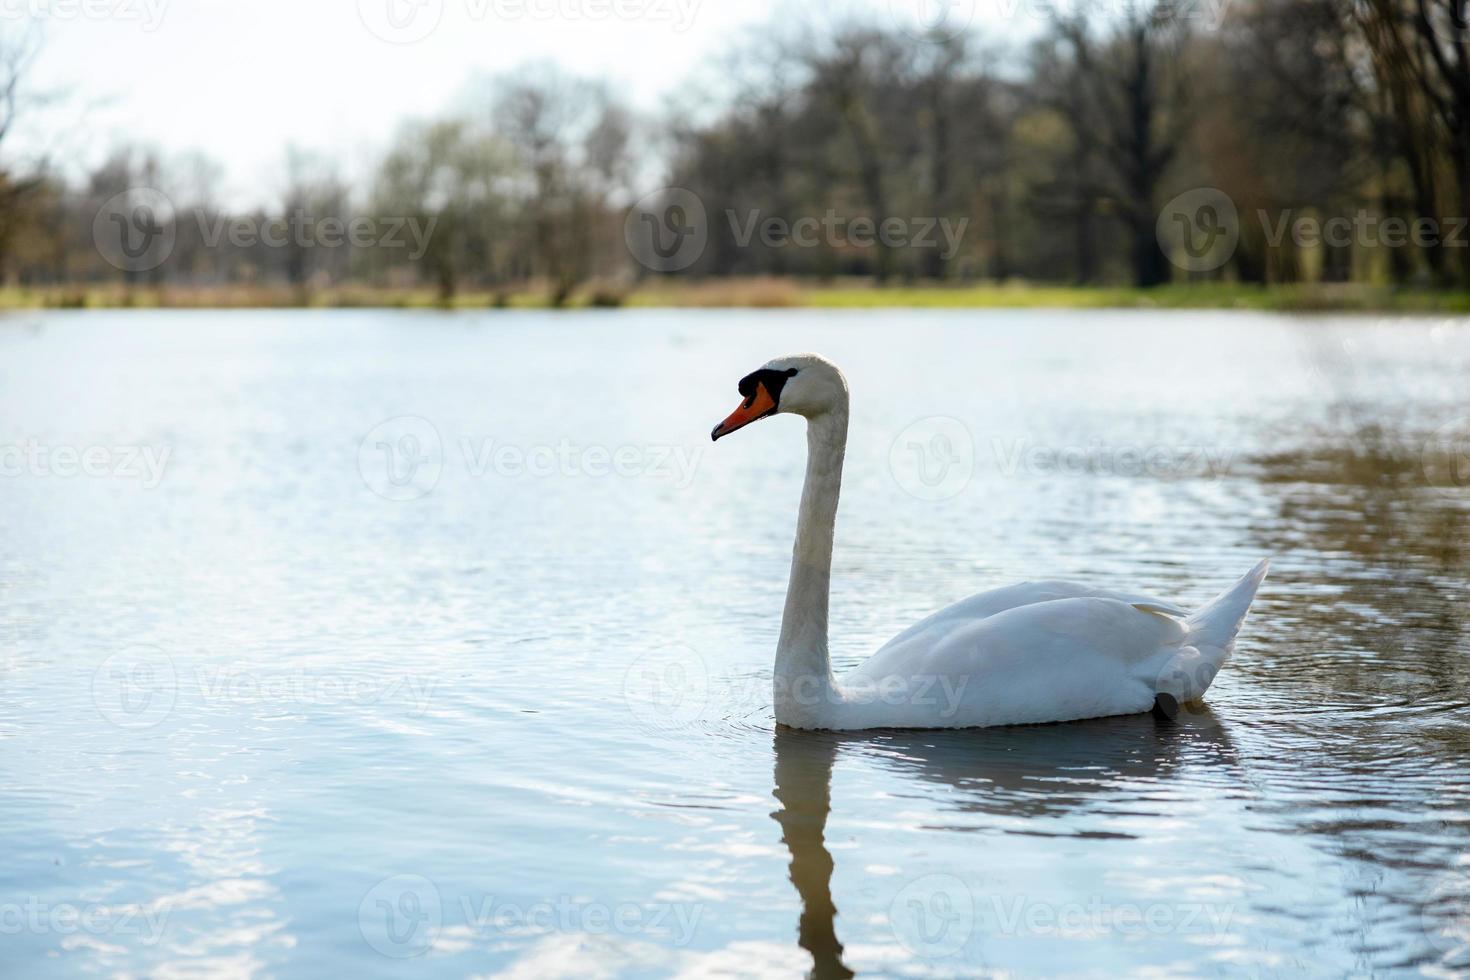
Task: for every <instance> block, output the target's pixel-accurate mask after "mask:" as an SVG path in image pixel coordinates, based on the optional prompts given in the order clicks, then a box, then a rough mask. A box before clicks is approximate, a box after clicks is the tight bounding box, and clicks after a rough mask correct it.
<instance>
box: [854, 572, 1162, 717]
mask: <svg viewBox="0 0 1470 980" xmlns="http://www.w3.org/2000/svg"><path fill="white" fill-rule="evenodd" d="M960 605H963V604H960ZM1186 636H1187V633H1186V628H1185V624H1184V623H1182V622H1181V621H1180V620H1178V619H1176V618H1174V617H1173V616H1172V615H1168V614H1163V613H1160V612H1158V611H1154V610H1150V609H1145V608H1140V605H1139V604H1136V603H1132V602H1128V601H1125V600H1122V599H1114V598H1110V597H1105V596H1098V595H1086V596H1074V597H1069V598H1061V599H1043V600H1041V601H1037V602H1030V603H1024V604H1021V605H1015V606H1012V607H1010V608H1008V609H1004V610H1002V611H1000V612H996V613H994V614H992V615H989V616H984V617H979V618H975V617H963V616H951V618H948V619H940V620H937V621H935V622H933V623H931V624H930V626H929V627H928V628H927V629H926V630H925V631H923V632H922V633H919V634H916V635H914V636H912V637H910V638H908V639H907V640H904V641H903V642H898V641H897V640H896V641H895V642H893V643H890V644H889V645H888V646H886V647H884V648H883V649H882V650H880V651H879V652H878V653H877V654H875V655H874V656H873V658H872V659H871V660H869V661H868V662H867V663H865V664H863V665H862V666H860V667H858V668H857V669H856V670H855V671H853V672H852V673H851V674H849V675H848V676H847V677H846V678H844V680H843V682H842V683H843V687H844V688H849V689H852V690H863V689H868V690H880V689H883V688H884V687H885V685H886V688H887V689H888V690H895V691H896V690H902V691H904V692H906V694H907V695H914V694H915V693H916V692H918V691H920V690H924V689H926V688H929V689H931V695H932V696H931V697H928V698H926V699H924V701H923V702H922V703H920V701H919V699H918V698H917V697H909V699H908V701H907V702H905V701H903V700H902V699H899V698H893V697H890V698H889V699H888V701H887V703H884V704H880V705H874V708H875V709H876V710H873V711H872V712H871V714H872V716H873V718H874V719H883V724H885V725H888V726H895V727H909V726H913V727H956V728H960V727H970V726H985V725H1017V724H1029V723H1035V722H1052V721H1070V720H1074V719H1079V718H1095V717H1100V716H1104V715H1116V714H1132V713H1135V712H1140V711H1147V710H1149V708H1151V707H1152V706H1153V701H1154V693H1155V688H1156V684H1155V680H1156V678H1155V677H1153V676H1152V674H1154V673H1157V667H1156V665H1157V664H1160V663H1163V662H1167V661H1168V660H1169V658H1170V657H1171V656H1173V655H1174V654H1176V653H1177V652H1178V651H1179V650H1180V649H1181V648H1182V646H1183V644H1184V642H1185V639H1186ZM928 678H935V679H936V680H937V681H939V682H942V685H941V686H940V688H939V689H938V690H937V691H936V690H933V688H934V685H930V684H928V683H927V679H928ZM854 709H855V711H856V713H857V714H859V715H861V714H863V713H865V712H864V710H863V708H862V707H861V706H854Z"/></svg>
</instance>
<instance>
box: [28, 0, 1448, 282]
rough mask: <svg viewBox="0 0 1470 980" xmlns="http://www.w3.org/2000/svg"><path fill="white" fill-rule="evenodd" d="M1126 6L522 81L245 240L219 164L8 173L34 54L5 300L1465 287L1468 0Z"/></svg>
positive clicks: (769, 31)
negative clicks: (668, 82)
mask: <svg viewBox="0 0 1470 980" xmlns="http://www.w3.org/2000/svg"><path fill="white" fill-rule="evenodd" d="M1103 6H1107V7H1109V8H1110V9H1108V10H1106V11H1104V12H1102V13H1097V12H1094V13H1084V12H1082V11H1081V9H1080V7H1079V9H1077V10H1071V11H1067V12H1062V11H1060V10H1059V9H1058V10H1050V11H1049V13H1048V15H1047V19H1046V20H1045V22H1044V23H1043V24H1042V25H1041V29H1040V30H1039V31H1037V32H1036V34H1035V36H1034V37H1033V39H1032V40H1030V41H1027V42H1026V43H1024V44H1020V45H1016V44H1011V45H1006V44H1000V43H998V42H997V41H996V39H995V38H993V37H987V36H986V35H985V34H984V33H983V32H982V31H980V30H979V29H974V30H966V31H963V32H959V33H955V34H953V36H950V35H949V34H947V33H944V32H941V31H939V30H937V29H936V30H934V31H932V32H931V33H929V34H924V33H916V32H914V31H912V30H905V29H904V28H903V27H901V26H900V25H897V24H895V23H893V22H892V21H890V20H887V19H883V18H881V17H879V16H877V15H874V16H873V17H868V18H864V17H846V18H832V19H829V20H827V21H825V22H822V23H820V24H813V23H810V22H802V23H777V24H772V25H769V26H767V27H766V28H764V29H762V30H759V31H754V32H752V33H750V34H749V35H748V36H746V37H744V38H742V39H740V40H738V41H737V42H734V43H732V44H731V45H730V46H729V47H728V49H727V50H725V51H723V52H721V53H720V55H719V57H718V58H715V59H713V60H712V61H711V63H710V64H709V65H708V66H707V68H705V69H704V70H703V71H701V72H700V73H699V75H698V76H697V77H695V78H693V79H691V80H690V81H689V83H688V84H686V85H683V86H681V87H680V89H679V94H678V96H677V97H674V98H673V99H671V101H670V102H669V103H668V104H667V105H666V107H665V108H664V110H663V111H661V112H658V113H646V112H644V113H640V112H638V111H635V110H634V109H633V108H632V107H630V105H629V104H628V103H627V101H626V100H625V99H623V98H621V97H620V95H619V94H618V93H617V92H616V91H615V90H614V89H613V88H612V87H611V86H610V85H609V84H608V83H606V82H604V81H601V80H598V79H590V78H581V77H577V76H575V75H573V74H569V73H567V72H566V71H564V70H562V69H558V68H556V67H554V66H550V65H544V64H541V65H528V66H524V67H523V68H521V69H519V70H517V71H514V72H510V73H507V74H505V75H502V76H498V77H494V78H489V79H485V80H482V81H479V82H477V83H475V84H473V85H472V86H471V87H470V89H469V91H468V92H467V94H466V96H465V97H464V98H463V99H461V100H460V102H459V104H458V106H457V108H456V109H454V110H452V111H446V112H444V113H441V114H439V115H437V116H434V117H432V118H427V119H423V120H417V121H411V122H408V123H405V124H404V125H403V126H402V127H401V128H400V129H399V131H398V132H397V133H396V134H395V135H394V136H393V137H392V138H391V140H389V142H388V145H387V149H386V150H385V152H384V153H383V154H382V157H381V159H380V160H377V161H376V162H375V164H374V166H373V167H372V174H371V177H370V178H369V179H367V180H363V181H360V182H359V184H358V186H351V185H349V183H348V182H346V181H345V180H344V178H343V176H342V173H341V170H340V168H339V167H337V166H336V165H335V162H334V161H333V160H331V159H330V158H324V157H322V156H320V155H314V154H311V153H309V152H304V151H301V150H299V149H289V150H287V151H285V152H284V153H283V157H282V165H281V170H280V176H279V181H278V185H279V193H278V195H277V199H276V200H274V201H272V202H269V203H268V204H262V205H261V206H260V207H258V208H256V209H253V210H251V211H250V212H249V213H245V214H232V213H229V212H228V211H227V209H226V208H225V207H224V206H223V205H222V204H221V203H219V201H218V199H217V196H216V195H217V193H218V188H219V186H220V181H221V170H220V168H219V167H218V166H217V165H216V164H214V163H212V162H211V161H210V160H209V159H208V158H207V157H206V156H203V155H193V156H188V157H185V158H182V159H177V158H175V159H164V158H163V157H161V156H160V155H159V154H158V153H157V152H155V151H151V150H149V149H148V148H140V147H118V148H116V149H115V150H114V151H113V152H112V153H111V154H110V155H109V156H108V157H107V158H106V159H105V160H104V161H103V162H102V163H100V164H99V165H97V166H96V167H94V168H93V169H91V171H90V172H89V173H86V174H85V175H83V176H81V177H76V176H72V177H70V178H68V177H64V176H62V175H61V174H60V173H58V172H54V171H53V170H52V169H51V168H48V167H46V166H44V165H39V166H33V167H26V166H22V165H20V164H18V163H17V164H13V165H7V162H6V161H7V160H8V155H7V154H6V152H5V150H6V139H5V137H6V134H7V133H8V131H9V130H10V128H11V123H12V121H13V119H14V118H15V117H16V115H17V114H18V113H21V112H32V113H44V112H46V111H47V109H46V107H45V106H41V105H27V104H26V103H25V100H24V92H25V82H26V79H27V73H28V70H29V65H30V64H31V59H32V57H33V54H34V49H33V47H31V46H30V45H29V44H27V43H25V42H14V43H9V44H8V46H6V47H5V48H4V49H3V50H0V279H3V281H4V282H5V283H6V284H9V285H21V286H45V285H54V284H90V283H110V282H126V283H136V284H148V285H160V286H167V285H177V286H208V285H221V284H237V283H274V284H285V285H289V286H293V287H299V288H302V289H310V288H312V287H313V286H317V285H331V284H340V283H349V282H351V283H363V284H371V285H378V286H419V287H432V288H433V289H434V290H436V291H437V292H438V294H439V295H440V296H442V297H444V298H446V299H448V298H452V297H453V296H454V295H455V294H456V293H458V292H460V291H462V290H466V289H470V288H473V289H477V290H490V291H511V290H514V289H520V288H527V287H528V286H530V287H534V288H537V289H541V290H545V292H546V293H547V294H548V296H549V297H550V298H551V300H552V302H553V303H560V302H564V301H566V300H567V299H568V298H569V297H571V296H572V294H573V293H574V291H576V290H578V289H580V288H584V287H586V286H587V285H588V284H596V283H602V284H614V285H621V286H626V285H628V284H631V283H635V282H637V281H639V280H642V279H646V278H648V277H653V276H677V277H684V278H694V279H701V278H712V277H746V276H801V277H811V278H816V279H826V278H833V277H850V276H851V277H864V278H867V279H870V280H872V281H874V282H876V283H879V284H884V283H891V282H912V281H929V282H944V281H953V282H966V281H977V280H986V281H1007V280H1017V279H1019V280H1030V281H1041V282H1053V283H1073V284H1097V283H1129V284H1132V285H1136V286H1139V287H1145V288H1146V287H1153V286H1158V285H1161V284H1164V283H1167V282H1171V281H1180V280H1230V281H1239V282H1247V283H1283V282H1286V283H1289V282H1300V281H1325V282H1348V281H1357V282H1374V283H1395V284H1403V283H1418V284H1425V285H1432V286H1440V287H1456V288H1470V231H1467V230H1466V228H1465V222H1464V220H1463V219H1464V217H1465V216H1466V215H1470V19H1467V15H1470V12H1467V0H1234V2H1232V3H1230V4H1228V5H1226V6H1223V7H1220V8H1213V9H1217V10H1218V12H1219V14H1220V16H1219V19H1218V20H1217V21H1211V20H1210V19H1209V17H1208V14H1209V12H1210V11H1209V10H1207V9H1206V8H1207V7H1208V6H1209V5H1201V4H1196V3H1185V2H1183V0H1135V2H1122V3H1119V4H1114V5H1103ZM139 188H151V189H153V190H154V191H156V192H161V195H160V197H159V198H158V199H159V200H161V201H163V202H164V203H162V204H160V205H157V206H155V207H151V208H150V209H149V210H148V211H147V212H146V214H145V215H144V218H145V219H146V221H145V220H144V219H138V218H136V217H124V218H121V219H119V220H118V222H117V223H116V228H115V229H113V230H114V231H116V232H117V233H120V234H129V233H132V234H149V233H156V234H161V233H162V232H163V230H165V229H166V230H167V233H168V234H167V243H168V248H167V254H166V257H165V258H164V259H163V260H162V261H160V262H158V263H157V264H153V263H143V262H140V263H135V264H130V263H129V262H128V261H118V260H117V259H116V257H115V256H113V255H111V254H109V250H108V249H106V248H99V246H98V237H99V235H103V236H105V235H106V234H109V233H110V232H109V228H110V227H111V226H109V225H108V224H107V223H106V222H100V221H99V215H101V214H103V213H104V212H106V211H107V209H108V208H109V206H116V205H115V204H114V205H109V202H117V201H122V202H125V203H126V202H130V201H131V200H132V199H133V195H135V194H136V193H137V190H138V189H139ZM657 188H678V189H680V193H681V194H684V195H686V196H687V195H692V200H695V201H697V202H698V204H699V207H700V209H701V210H702V213H701V214H699V215H698V216H697V220H698V221H700V222H701V223H702V227H701V228H700V229H699V231H700V235H701V238H700V241H701V247H700V248H699V249H698V251H697V254H695V255H693V256H692V257H691V258H690V259H688V260H687V261H684V262H681V263H680V264H679V267H678V268H677V270H670V269H659V268H657V267H650V266H649V265H648V264H647V263H640V262H639V261H637V249H630V247H629V244H628V236H629V235H630V234H638V233H641V229H640V226H638V225H636V224H634V223H630V222H629V221H628V210H629V207H630V205H631V204H632V203H633V202H634V201H637V200H639V199H645V196H646V195H648V194H649V192H650V191H653V190H654V189H657ZM687 210H688V209H682V208H681V209H680V210H679V211H678V213H677V215H676V217H677V219H678V221H682V222H686V223H687V222H689V221H691V220H695V219H694V218H692V217H691V216H690V215H689V214H687V213H686V212H687ZM139 213H142V212H139ZM670 215H671V216H673V215H674V213H673V212H670ZM670 221H671V222H672V221H673V217H670ZM130 223H131V226H130ZM670 228H673V224H670ZM150 229H151V231H150ZM925 229H927V230H928V232H929V233H928V234H920V232H922V231H924V230H925ZM685 230H689V229H685ZM941 231H942V232H943V234H940V233H939V232H941ZM648 232H649V233H650V234H659V233H660V228H659V227H658V224H657V222H650V227H649V229H648ZM890 232H892V233H890ZM1222 235H1228V237H1229V248H1228V250H1226V251H1225V252H1223V253H1221V256H1222V257H1221V258H1219V259H1218V260H1216V261H1202V260H1201V259H1200V258H1199V257H1200V255H1202V254H1204V253H1203V252H1201V251H1200V249H1201V248H1203V247H1207V246H1208V245H1209V244H1210V241H1209V240H1210V239H1213V238H1216V237H1218V236H1222ZM1202 241H1203V245H1202V244H1201V242H1202Z"/></svg>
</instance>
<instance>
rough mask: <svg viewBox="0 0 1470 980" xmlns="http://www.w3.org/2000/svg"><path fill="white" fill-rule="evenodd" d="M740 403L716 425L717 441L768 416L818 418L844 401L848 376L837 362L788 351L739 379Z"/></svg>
mask: <svg viewBox="0 0 1470 980" xmlns="http://www.w3.org/2000/svg"><path fill="white" fill-rule="evenodd" d="M738 387H739V389H740V397H741V399H742V400H741V402H740V405H739V407H737V408H736V409H735V411H733V412H731V413H730V417H729V418H727V419H725V421H723V422H721V423H720V424H719V425H717V426H715V428H714V431H713V432H711V433H710V438H711V439H713V440H715V441H718V440H719V439H721V438H722V437H724V436H727V435H729V434H730V433H732V432H734V431H735V430H736V429H743V428H744V427H745V426H747V425H749V424H750V423H752V422H758V421H760V420H761V419H763V418H766V417H767V416H770V415H780V414H788V415H800V416H802V417H804V418H807V419H813V418H817V417H818V416H820V415H823V414H825V413H827V412H830V411H832V410H833V409H834V408H839V407H842V406H845V405H846V404H847V379H846V378H845V377H843V376H842V372H841V371H840V370H838V368H837V365H835V364H833V363H832V362H831V361H829V360H827V359H826V358H825V357H822V356H821V355H819V354H791V355H788V356H786V357H778V358H776V359H775V360H773V361H768V362H767V363H766V364H765V366H763V367H761V368H760V369H759V370H757V371H752V372H751V373H750V374H747V375H746V376H745V377H743V378H741V379H740V384H739V386H738Z"/></svg>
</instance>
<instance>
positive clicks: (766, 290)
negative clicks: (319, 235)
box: [0, 279, 1470, 314]
mask: <svg viewBox="0 0 1470 980" xmlns="http://www.w3.org/2000/svg"><path fill="white" fill-rule="evenodd" d="M548 295H549V293H548V291H546V290H544V289H534V288H526V287H522V288H518V289H515V290H505V291H501V292H496V291H492V290H488V289H473V290H465V291H463V292H461V293H459V294H457V295H456V296H455V297H454V298H453V300H452V301H450V302H448V303H445V302H443V301H441V300H440V298H439V297H438V295H437V294H436V293H435V292H434V291H433V290H432V289H420V288H408V289H399V288H380V287H368V286H338V287H325V288H321V289H298V288H292V287H289V286H264V287H262V286H207V287H135V288H128V287H124V286H120V285H119V286H47V287H37V288H27V287H5V288H0V311H21V310H57V309H72V310H84V309H95V310H118V309H198V310H230V309H241V310H246V309H436V308H437V309H447V310H451V309H452V310H475V309H480V310H483V309H517V310H526V309H542V310H551V309H576V310H586V309H617V308H632V309H951V310H964V309H975V310H981V309H1098V310H1102V309H1123V310H1127V309H1179V310H1189V309H1193V310H1230V309H1239V310H1259V311H1268V312H1287V313H1354V312H1360V313H1424V314H1470V292H1467V291H1452V290H1436V289H1428V288H1422V287H1388V286H1366V285H1357V284H1330V285H1320V284H1318V285H1283V286H1244V285H1236V284H1228V283H1227V284H1221V283H1207V284H1200V285H1169V286H1160V287H1157V288H1154V289H1137V288H1134V287H1128V286H1050V285H1038V284H1031V283H1005V284H998V283H991V284H979V285H965V286H950V285H901V286H885V287H878V286H874V285H872V284H870V283H860V284H846V283H838V284H812V283H803V282H798V281H795V280H784V279H781V280H778V279H758V280H710V281H705V282H690V283H679V284H677V285H663V284H656V285H645V286H643V287H639V288H631V289H630V288H625V287H623V288H619V287H611V286H605V285H601V286H600V285H597V284H591V285H589V286H587V287H584V288H583V289H581V290H579V291H577V292H575V293H574V294H573V295H572V296H571V297H570V298H569V299H568V301H567V302H566V303H565V304H563V305H562V306H560V307H557V306H554V305H553V304H552V303H551V302H550V300H549V299H548Z"/></svg>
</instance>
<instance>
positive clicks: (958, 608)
mask: <svg viewBox="0 0 1470 980" xmlns="http://www.w3.org/2000/svg"><path fill="white" fill-rule="evenodd" d="M1084 598H1094V599H1115V600H1117V601H1119V602H1124V603H1127V604H1129V605H1131V606H1134V607H1136V608H1138V609H1141V610H1143V611H1144V612H1152V613H1158V614H1160V615H1164V616H1175V617H1178V618H1180V619H1183V618H1184V617H1186V616H1188V615H1189V613H1188V611H1187V610H1185V609H1182V608H1180V607H1179V606H1176V605H1174V604H1173V603H1171V602H1164V601H1163V600H1161V599H1155V598H1153V597H1152V596H1146V595H1138V594H1133V593H1125V592H1117V591H1114V590H1112V589H1098V588H1093V587H1090V586H1087V585H1082V584H1081V583H1078V582H1064V581H1060V580H1048V581H1043V582H1022V583H1020V584H1019V585H1008V586H1005V587H1004V588H999V589H990V590H988V591H986V592H979V593H976V594H975V595H972V596H969V597H968V598H965V599H961V600H960V601H959V602H955V603H952V604H950V605H948V606H945V607H944V608H943V609H941V610H939V611H938V612H936V613H933V614H931V615H929V616H927V617H925V618H924V619H921V620H919V622H917V623H915V624H914V625H912V626H910V627H909V628H908V629H906V630H904V631H903V632H902V633H899V634H898V635H897V636H895V637H894V638H893V639H891V640H889V641H888V642H887V643H885V644H884V645H883V646H882V647H880V648H879V650H878V652H879V653H880V654H881V653H883V652H884V651H886V650H888V649H889V648H891V647H896V646H910V645H925V644H929V643H932V642H934V641H936V640H938V639H941V638H942V637H945V636H948V635H949V634H951V633H953V632H955V631H956V630H957V629H959V628H960V627H961V626H963V625H965V624H967V623H970V622H974V621H977V620H981V619H988V618H990V617H991V616H995V615H997V614H999V613H1003V612H1006V611H1008V610H1011V609H1016V608H1019V607H1021V606H1033V605H1036V604H1037V603H1042V602H1053V601H1055V600H1057V599H1084Z"/></svg>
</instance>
